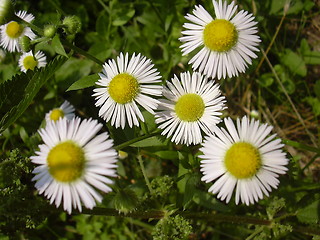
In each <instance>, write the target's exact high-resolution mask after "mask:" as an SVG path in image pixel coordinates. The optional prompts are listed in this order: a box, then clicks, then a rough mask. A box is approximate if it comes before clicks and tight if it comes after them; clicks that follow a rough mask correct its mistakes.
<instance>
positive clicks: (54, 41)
mask: <svg viewBox="0 0 320 240" xmlns="http://www.w3.org/2000/svg"><path fill="white" fill-rule="evenodd" d="M51 44H52V47H53V48H54V50H55V51H56V53H57V54H60V55H62V56H65V57H68V55H67V54H66V51H65V50H64V47H63V45H62V43H61V42H60V37H59V35H58V34H56V35H55V36H54V38H53V39H52V43H51Z"/></svg>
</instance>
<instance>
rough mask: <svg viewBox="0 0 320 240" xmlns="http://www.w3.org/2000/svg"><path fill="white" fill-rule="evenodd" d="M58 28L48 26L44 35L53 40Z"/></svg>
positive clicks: (44, 30)
mask: <svg viewBox="0 0 320 240" xmlns="http://www.w3.org/2000/svg"><path fill="white" fill-rule="evenodd" d="M56 31H57V29H56V27H55V26H53V25H46V26H45V27H44V29H43V35H44V36H45V37H48V38H52V37H53V36H54V35H55V34H56Z"/></svg>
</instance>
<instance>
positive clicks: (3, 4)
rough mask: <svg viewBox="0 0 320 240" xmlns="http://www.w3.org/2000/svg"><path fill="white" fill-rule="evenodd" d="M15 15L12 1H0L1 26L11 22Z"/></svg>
mask: <svg viewBox="0 0 320 240" xmlns="http://www.w3.org/2000/svg"><path fill="white" fill-rule="evenodd" d="M13 15H14V9H13V5H12V2H11V0H0V25H2V24H5V23H7V22H9V21H10V20H11V19H12V17H13Z"/></svg>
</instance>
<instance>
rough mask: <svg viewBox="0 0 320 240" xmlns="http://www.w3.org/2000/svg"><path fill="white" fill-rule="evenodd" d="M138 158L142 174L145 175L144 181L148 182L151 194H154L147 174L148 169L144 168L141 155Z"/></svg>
mask: <svg viewBox="0 0 320 240" xmlns="http://www.w3.org/2000/svg"><path fill="white" fill-rule="evenodd" d="M137 158H138V161H139V165H140V168H141V172H142V174H143V177H144V180H145V181H146V184H147V187H148V189H149V191H150V193H152V187H151V184H150V181H149V178H148V176H147V174H146V169H145V168H144V165H143V161H142V157H141V155H138V156H137Z"/></svg>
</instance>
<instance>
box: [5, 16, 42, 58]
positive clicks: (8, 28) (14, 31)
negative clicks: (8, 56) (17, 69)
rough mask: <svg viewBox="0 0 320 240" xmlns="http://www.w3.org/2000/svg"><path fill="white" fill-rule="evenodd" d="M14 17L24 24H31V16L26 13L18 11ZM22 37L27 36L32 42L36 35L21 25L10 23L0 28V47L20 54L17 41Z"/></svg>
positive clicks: (32, 17) (14, 22)
mask: <svg viewBox="0 0 320 240" xmlns="http://www.w3.org/2000/svg"><path fill="white" fill-rule="evenodd" d="M16 16H17V17H19V18H21V19H23V20H24V21H26V22H31V21H33V19H34V16H33V15H32V14H28V13H27V12H26V11H19V12H18V13H16ZM23 36H27V37H29V38H30V40H31V41H32V40H34V39H35V38H36V35H35V34H34V33H33V32H32V30H31V29H30V28H29V27H25V26H24V25H23V24H22V23H20V22H16V21H11V22H8V23H6V24H4V25H1V26H0V46H1V47H3V48H4V49H6V50H8V51H9V52H21V51H22V50H21V47H20V44H19V39H20V38H21V37H23Z"/></svg>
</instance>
